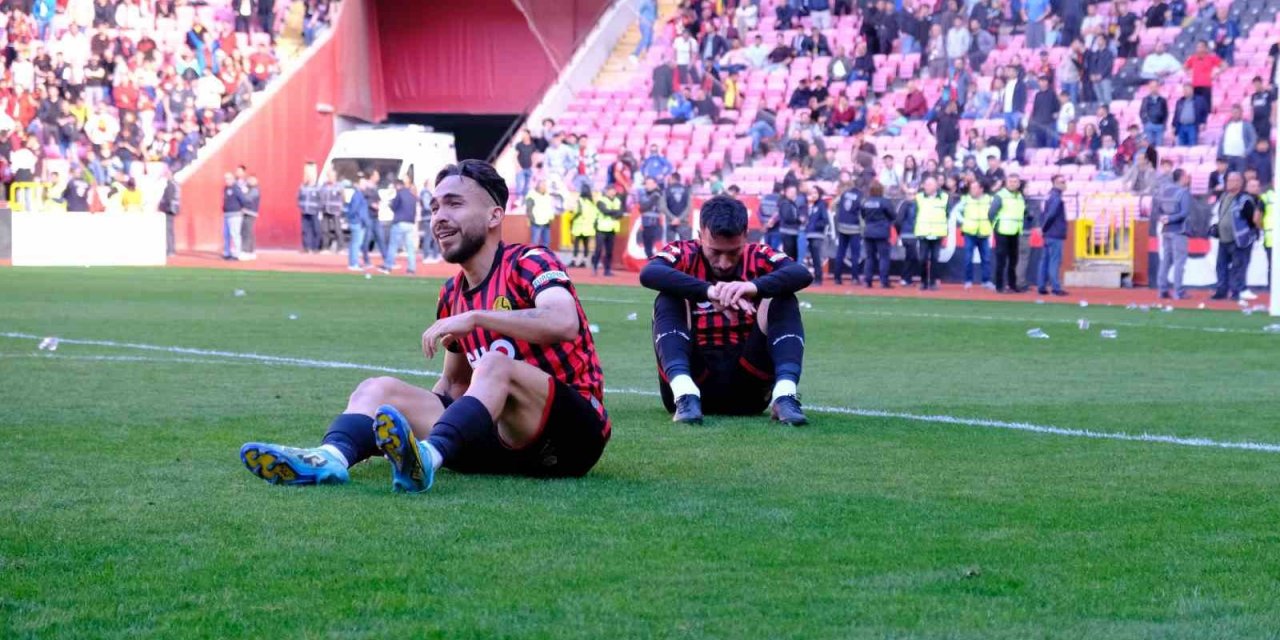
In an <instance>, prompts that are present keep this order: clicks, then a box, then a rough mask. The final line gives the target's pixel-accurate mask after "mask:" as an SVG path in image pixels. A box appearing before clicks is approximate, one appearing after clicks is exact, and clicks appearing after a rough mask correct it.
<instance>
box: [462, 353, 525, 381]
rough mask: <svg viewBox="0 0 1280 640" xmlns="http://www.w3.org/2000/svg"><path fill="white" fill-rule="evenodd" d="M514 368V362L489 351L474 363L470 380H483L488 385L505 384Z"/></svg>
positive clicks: (500, 354) (507, 357) (502, 355)
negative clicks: (488, 383)
mask: <svg viewBox="0 0 1280 640" xmlns="http://www.w3.org/2000/svg"><path fill="white" fill-rule="evenodd" d="M514 366H515V360H512V359H511V358H510V357H509V356H507V355H504V354H502V353H498V352H496V351H490V352H488V353H486V354H484V355H483V356H480V359H479V360H477V361H476V363H475V366H474V368H473V371H472V374H471V379H472V380H485V381H487V382H490V383H494V382H505V381H507V380H509V379H510V378H511V369H512V367H514Z"/></svg>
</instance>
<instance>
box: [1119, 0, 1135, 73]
mask: <svg viewBox="0 0 1280 640" xmlns="http://www.w3.org/2000/svg"><path fill="white" fill-rule="evenodd" d="M1115 14H1116V16H1117V17H1116V23H1115V27H1116V56H1118V57H1120V58H1126V59H1127V58H1133V57H1136V56H1137V55H1138V14H1136V13H1134V12H1133V11H1131V10H1130V8H1129V3H1128V2H1125V0H1119V1H1118V2H1116V4H1115Z"/></svg>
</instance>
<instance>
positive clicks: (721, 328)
mask: <svg viewBox="0 0 1280 640" xmlns="http://www.w3.org/2000/svg"><path fill="white" fill-rule="evenodd" d="M653 260H655V261H658V260H660V261H662V262H665V263H667V264H668V265H670V266H671V267H672V268H674V269H675V270H677V271H680V272H683V273H686V274H689V275H691V276H693V277H695V278H698V279H699V280H705V281H707V282H713V279H712V276H711V265H710V264H708V263H707V259H706V257H704V256H703V255H702V245H701V244H700V243H699V242H698V241H697V240H685V241H682V242H672V243H671V244H668V245H667V246H666V247H663V249H662V250H661V251H659V252H657V253H655V254H654V255H653ZM794 262H795V261H794V260H792V259H791V258H790V256H788V255H787V254H785V253H782V252H781V251H774V250H773V249H772V248H771V247H769V246H768V245H764V244H758V243H751V244H747V245H746V246H745V247H744V248H743V250H742V262H741V263H739V271H738V274H737V276H736V277H734V278H733V281H735V282H736V281H742V282H747V281H750V280H755V279H756V278H759V277H760V276H763V275H766V274H769V273H773V272H774V271H775V270H777V269H779V268H781V267H783V266H785V265H788V264H793V263H794ZM755 326H756V314H754V313H747V312H745V311H738V310H732V311H729V313H728V314H727V315H726V313H725V312H723V311H716V310H715V309H713V308H712V306H711V303H710V302H699V303H695V304H694V305H693V333H694V343H695V344H697V345H698V346H700V347H723V346H729V345H737V344H740V343H742V342H745V341H746V339H747V335H748V334H749V333H751V329H752V328H753V327H755Z"/></svg>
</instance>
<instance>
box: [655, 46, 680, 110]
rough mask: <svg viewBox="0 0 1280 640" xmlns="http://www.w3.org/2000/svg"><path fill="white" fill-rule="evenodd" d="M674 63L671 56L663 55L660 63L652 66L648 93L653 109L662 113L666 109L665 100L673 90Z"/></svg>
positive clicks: (668, 98) (669, 97)
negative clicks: (651, 86)
mask: <svg viewBox="0 0 1280 640" xmlns="http://www.w3.org/2000/svg"><path fill="white" fill-rule="evenodd" d="M675 77H676V64H675V62H674V61H673V60H671V58H669V57H664V59H663V61H662V63H661V64H659V65H656V66H654V68H653V88H652V89H650V90H649V95H650V96H651V97H652V98H653V110H654V111H657V112H658V113H663V112H665V111H666V110H667V101H668V100H670V99H671V95H672V94H673V93H674V92H675Z"/></svg>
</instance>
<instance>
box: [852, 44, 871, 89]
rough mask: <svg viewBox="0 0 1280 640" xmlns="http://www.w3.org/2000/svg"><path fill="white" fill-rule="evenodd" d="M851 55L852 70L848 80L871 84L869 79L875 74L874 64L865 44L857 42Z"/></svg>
mask: <svg viewBox="0 0 1280 640" xmlns="http://www.w3.org/2000/svg"><path fill="white" fill-rule="evenodd" d="M853 54H854V56H853V70H852V71H851V72H850V73H849V80H850V81H851V82H852V81H857V80H861V81H862V82H871V77H872V76H874V75H875V73H876V63H875V59H874V58H873V57H872V55H871V50H870V49H869V48H868V47H867V43H865V42H859V43H858V44H857V46H855V47H854V49H853Z"/></svg>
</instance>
